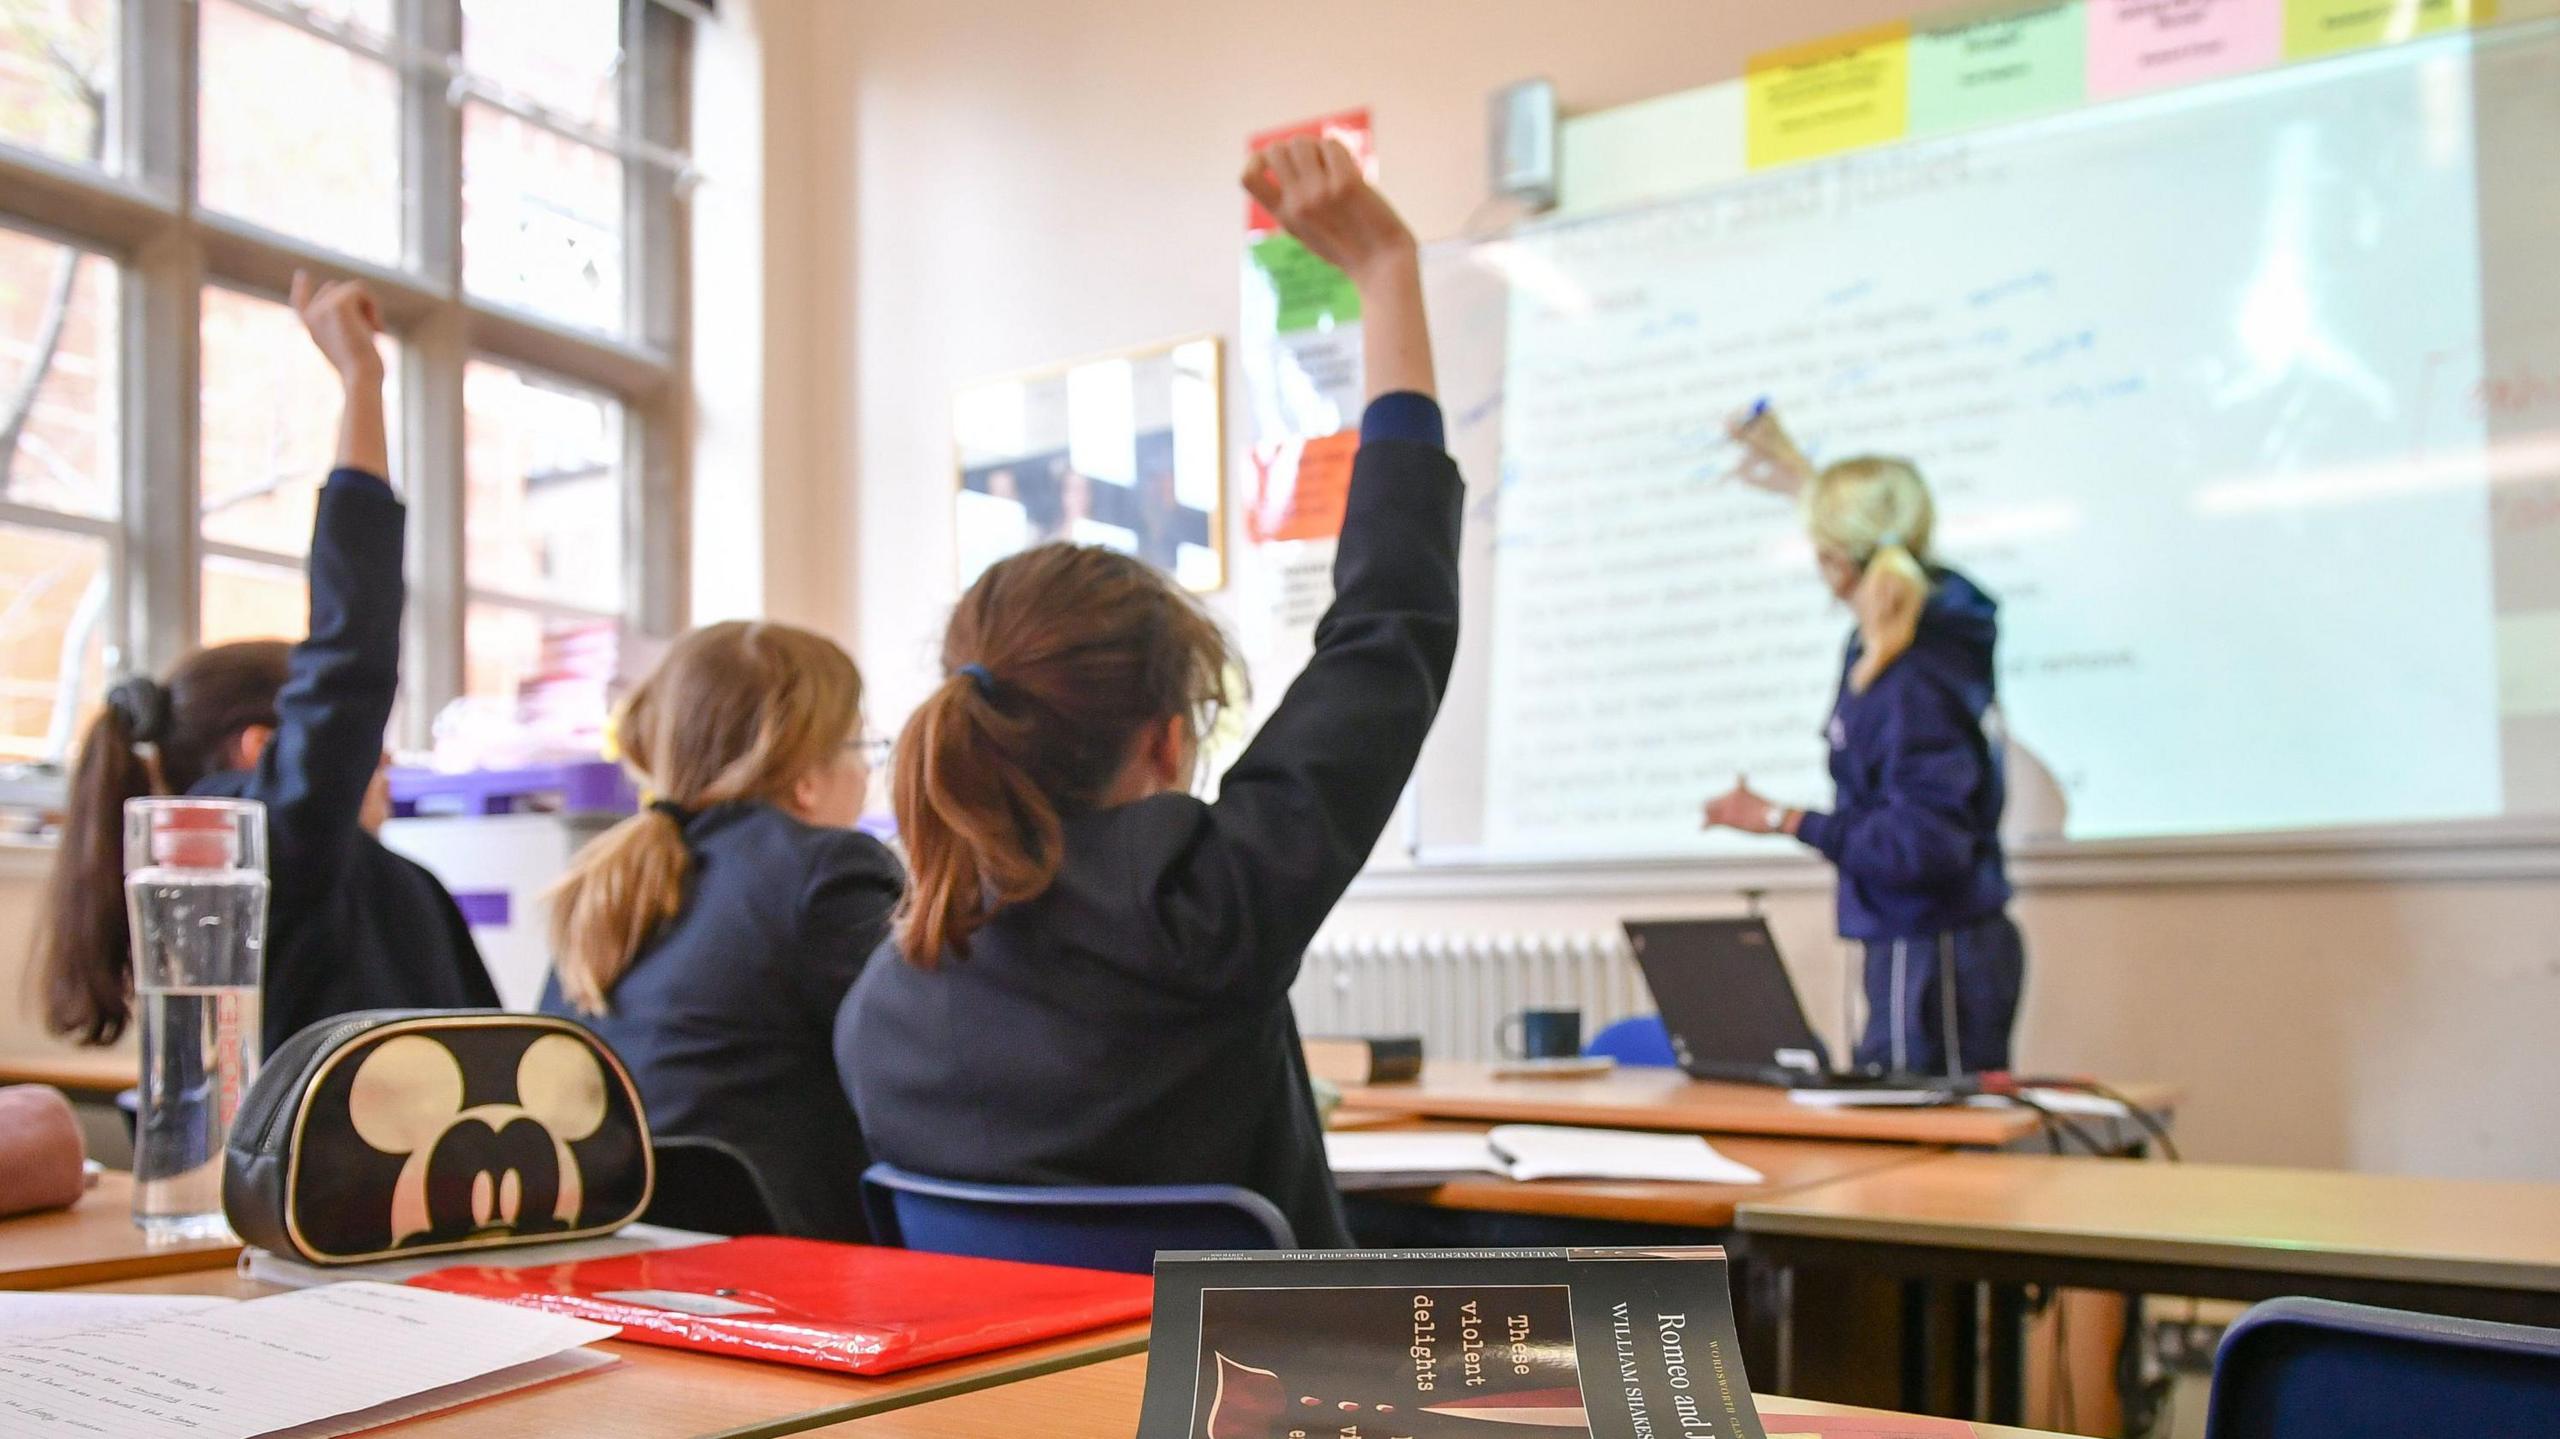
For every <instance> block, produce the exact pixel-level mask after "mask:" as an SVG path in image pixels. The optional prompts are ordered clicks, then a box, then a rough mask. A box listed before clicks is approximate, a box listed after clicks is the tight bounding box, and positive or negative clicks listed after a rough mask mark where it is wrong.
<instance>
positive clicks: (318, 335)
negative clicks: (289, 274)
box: [288, 270, 382, 386]
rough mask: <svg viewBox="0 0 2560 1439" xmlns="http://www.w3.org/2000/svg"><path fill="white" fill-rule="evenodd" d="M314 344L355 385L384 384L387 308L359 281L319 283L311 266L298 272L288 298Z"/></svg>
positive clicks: (340, 375)
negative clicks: (382, 343) (384, 312)
mask: <svg viewBox="0 0 2560 1439" xmlns="http://www.w3.org/2000/svg"><path fill="white" fill-rule="evenodd" d="M288 298H289V302H290V303H291V304H292V306H293V312H294V313H295V314H296V315H299V316H301V317H302V328H303V329H304V330H306V331H308V332H309V333H310V335H311V343H312V344H314V345H316V346H318V347H319V350H320V353H321V355H322V356H323V357H324V358H326V359H327V360H328V361H329V368H331V369H333V370H335V371H337V372H338V379H339V381H340V382H341V383H342V384H346V385H349V386H354V385H359V384H370V385H379V384H380V383H382V347H381V346H380V345H379V344H377V343H376V337H377V336H379V335H380V334H381V333H382V310H381V308H380V307H379V306H377V305H376V304H375V303H374V300H373V292H372V291H370V290H367V289H366V288H365V287H364V286H363V284H362V283H360V282H358V281H355V280H330V281H328V282H326V283H322V282H319V281H315V280H313V279H312V278H311V274H310V272H309V271H307V270H296V271H294V272H293V290H292V293H291V295H290V296H289V297H288Z"/></svg>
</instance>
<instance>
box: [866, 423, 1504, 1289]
mask: <svg viewBox="0 0 2560 1439" xmlns="http://www.w3.org/2000/svg"><path fill="white" fill-rule="evenodd" d="M1363 429H1364V439H1365V442H1364V443H1363V445H1362V447H1361V450H1360V455H1359V459H1358V461H1357V462H1356V464H1355V465H1354V466H1353V473H1352V482H1351V494H1350V500H1349V507H1348V512H1347V514H1346V517H1345V519H1344V523H1343V529H1342V540H1341V548H1340V550H1339V552H1338V553H1337V556H1336V558H1335V562H1334V585H1335V597H1334V602H1333V607H1332V608H1331V609H1330V610H1329V611H1327V612H1326V614H1325V617H1324V620H1323V622H1322V623H1321V624H1319V625H1318V626H1317V627H1316V645H1315V655H1314V658H1313V659H1311V660H1310V661H1309V662H1308V664H1307V667H1306V670H1305V672H1304V673H1302V674H1300V675H1299V677H1298V679H1297V681H1296V683H1294V684H1292V685H1291V686H1290V687H1289V692H1288V694H1287V696H1286V697H1285V698H1284V699H1282V700H1281V702H1280V704H1279V706H1278V707H1277V708H1276V709H1275V710H1274V711H1273V712H1272V714H1271V716H1270V718H1269V719H1268V720H1266V721H1265V722H1264V724H1263V726H1262V729H1261V732H1260V733H1259V734H1258V735H1256V736H1255V738H1254V740H1253V742H1252V744H1250V745H1249V746H1248V747H1247V748H1246V750H1245V752H1244V754H1243V755H1242V756H1241V757H1239V758H1238V759H1237V761H1236V763H1235V766H1234V767H1233V768H1231V769H1229V770H1228V771H1227V772H1226V774H1225V776H1224V777H1223V778H1222V779H1221V780H1220V781H1219V785H1218V797H1217V800H1216V801H1215V802H1214V803H1204V802H1202V801H1201V800H1199V799H1197V798H1194V797H1193V796H1191V795H1188V794H1164V795H1158V796H1156V797H1154V798H1152V799H1147V800H1142V801H1139V802H1138V803H1135V804H1128V805H1121V806H1118V807H1115V808H1109V809H1101V810H1094V811H1090V812H1087V813H1083V814H1077V815H1072V816H1070V817H1069V818H1068V820H1067V823H1066V844H1065V864H1064V868H1063V869H1062V870H1061V871H1060V873H1059V875H1058V879H1057V882H1056V883H1055V884H1054V885H1052V886H1051V887H1050V889H1049V890H1048V892H1047V893H1045V894H1042V895H1041V896H1039V897H1038V898H1036V899H1033V900H1031V901H1029V902H1026V903H1024V904H1020V905H1016V906H1013V907H1012V908H1009V909H1006V910H1003V911H1001V912H999V913H998V914H997V915H996V916H995V917H994V918H993V920H992V921H991V922H990V923H989V924H988V925H987V927H986V928H984V929H982V930H980V931H979V932H978V933H977V934H976V935H975V936H973V937H972V939H971V940H970V943H969V946H968V950H967V952H966V953H963V954H946V955H943V956H941V962H940V963H939V965H938V966H937V967H935V968H934V969H932V970H924V969H919V968H917V967H915V966H914V965H911V964H909V963H907V962H905V960H904V959H902V958H901V957H900V956H899V955H898V953H897V951H896V948H895V946H894V944H893V945H891V946H888V947H885V948H884V949H883V951H882V952H881V954H880V955H878V956H877V957H875V958H874V959H873V960H872V962H871V967H870V968H869V969H868V970H866V971H865V972H864V974H863V976H862V980H861V982H860V983H858V984H857V985H855V986H854V992H853V997H852V998H851V999H850V1000H849V1001H848V1002H847V1004H846V1006H845V1011H844V1015H843V1017H842V1019H841V1020H840V1021H839V1022H838V1024H837V1026H836V1058H837V1061H838V1063H839V1065H840V1066H841V1067H842V1069H843V1072H844V1076H845V1081H846V1084H847V1086H848V1088H849V1089H850V1090H851V1092H852V1094H853V1098H854V1103H855V1107H856V1108H857V1109H858V1110H859V1111H860V1113H861V1115H862V1124H863V1130H864V1132H865V1133H866V1134H867V1135H868V1136H869V1138H870V1140H871V1145H872V1149H873V1151H874V1152H875V1153H877V1154H878V1155H879V1156H880V1157H881V1158H882V1159H885V1160H887V1161H889V1162H890V1163H892V1164H896V1165H898V1166H900V1167H902V1168H905V1169H911V1170H916V1171H920V1172H922V1173H925V1174H930V1175H934V1176H937V1177H940V1178H946V1179H960V1180H975V1181H980V1182H987V1183H1012V1184H1044V1185H1135V1184H1186V1183H1187V1184H1201V1183H1213V1184H1229V1185H1240V1186H1242V1187H1244V1188H1247V1189H1251V1190H1254V1191H1257V1192H1259V1193H1260V1194H1262V1195H1264V1196H1265V1197H1267V1198H1269V1199H1270V1200H1271V1201H1272V1202H1273V1203H1274V1204H1276V1205H1278V1206H1279V1208H1280V1210H1281V1212H1282V1213H1283V1214H1285V1215H1286V1216H1287V1217H1288V1219H1289V1222H1290V1225H1291V1226H1292V1228H1293V1229H1294V1230H1295V1231H1296V1235H1295V1237H1296V1239H1297V1242H1298V1243H1300V1244H1302V1245H1309V1246H1332V1247H1339V1246H1342V1245H1346V1244H1348V1243H1349V1242H1350V1236H1349V1234H1348V1232H1347V1230H1346V1228H1345V1226H1344V1223H1343V1217H1342V1208H1341V1203H1340V1201H1339V1199H1338V1197H1337V1196H1336V1194H1335V1192H1334V1186H1333V1175H1332V1172H1331V1171H1330V1170H1329V1169H1328V1168H1327V1167H1326V1165H1325V1158H1324V1144H1323V1136H1322V1134H1321V1133H1320V1132H1319V1130H1318V1128H1317V1124H1316V1114H1315V1106H1314V1101H1313V1099H1312V1097H1311V1096H1310V1094H1309V1091H1308V1084H1307V1071H1306V1064H1305V1060H1304V1058H1303V1056H1302V1055H1301V1054H1300V1052H1299V1046H1298V1027H1297V1023H1296V1020H1295V1018H1294V1017H1293V1016H1292V1015H1291V1013H1290V1010H1289V986H1290V983H1291V982H1292V981H1293V980H1295V979H1296V978H1297V976H1298V965H1299V960H1300V958H1301V957H1302V955H1303V954H1304V952H1305V950H1306V947H1307V944H1308V942H1309V941H1310V940H1312V939H1313V938H1314V937H1315V933H1316V929H1317V927H1318V926H1319V925H1321V924H1323V923H1324V919H1325V916H1326V915H1327V914H1328V913H1330V912H1331V911H1332V909H1333V906H1334V902H1335V901H1336V900H1338V899H1340V898H1341V896H1342V892H1343V890H1344V889H1345V888H1347V887H1348V886H1349V885H1350V883H1351V880H1352V877H1353V876H1354V875H1356V874H1358V873H1359V871H1360V867H1361V866H1362V865H1363V864H1364V863H1366V862H1367V860H1368V858H1369V854H1370V851H1371V850H1372V849H1374V848H1375V847H1376V845H1377V842H1378V836H1379V834H1380V833H1381V832H1382V831H1383V830H1384V829H1385V828H1386V825H1387V821H1388V819H1389V818H1390V816H1391V815H1392V814H1393V813H1394V810H1395V806H1396V800H1397V796H1398V795H1399V794H1400V793H1402V791H1403V789H1404V785H1405V781H1406V779H1407V777H1408V776H1410V775H1411V773H1412V772H1413V765H1414V761H1415V759H1416V757H1417V756H1418V754H1419V753H1420V751H1421V748H1422V741H1423V736H1424V735H1425V734H1426V733H1427V732H1428V731H1429V730H1430V728H1431V721H1432V717H1433V715H1434V713H1435V712H1436V711H1437V710H1438V708H1439V704H1440V697H1441V693H1442V691H1443V689H1444V688H1445V687H1446V685H1447V682H1448V677H1449V666H1450V662H1451V660H1452V658H1453V657H1454V655H1455V653H1456V649H1457V640H1458V515H1459V509H1460V501H1461V487H1460V485H1459V482H1458V471H1457V467H1456V466H1455V465H1453V464H1452V463H1451V462H1450V460H1449V456H1448V454H1447V453H1446V452H1445V451H1444V450H1443V449H1442V448H1441V444H1440V418H1439V411H1438V408H1437V407H1436V406H1434V405H1432V404H1431V403H1430V402H1429V401H1428V400H1425V399H1423V398H1422V397H1420V396H1415V395H1397V396H1389V397H1387V398H1386V399H1385V400H1382V401H1381V402H1380V403H1379V404H1378V405H1375V406H1372V407H1371V411H1370V415H1369V417H1368V419H1367V421H1366V423H1365V424H1364V427H1363ZM1395 435H1402V436H1410V438H1393V437H1389V436H1395Z"/></svg>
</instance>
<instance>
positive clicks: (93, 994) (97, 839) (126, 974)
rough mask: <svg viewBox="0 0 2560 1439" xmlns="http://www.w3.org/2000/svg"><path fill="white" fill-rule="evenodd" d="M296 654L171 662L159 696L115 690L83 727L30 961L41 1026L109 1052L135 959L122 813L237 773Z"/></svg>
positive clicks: (126, 1012)
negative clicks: (250, 736)
mask: <svg viewBox="0 0 2560 1439" xmlns="http://www.w3.org/2000/svg"><path fill="white" fill-rule="evenodd" d="M290 653H291V647H290V646H288V645H286V644H285V643H283V642H282V641H280V640H260V641H251V642H248V643H243V644H230V645H216V646H215V647H213V648H212V649H206V650H198V651H196V652H195V653H194V654H192V655H189V656H188V657H187V658H185V659H183V660H181V661H179V662H178V666H177V668H175V669H173V670H171V671H170V672H169V682H168V684H166V685H165V686H164V685H162V684H160V683H159V682H158V681H156V680H153V679H152V678H150V677H149V676H147V675H136V676H134V677H132V678H129V679H125V680H122V681H119V682H118V683H117V684H116V686H115V688H113V689H112V690H109V691H108V692H107V703H106V705H105V707H104V708H102V709H100V710H99V712H98V717H97V718H96V719H95V720H93V721H91V722H90V725H89V733H88V734H87V735H86V736H85V737H83V738H82V740H81V742H80V757H79V759H78V760H77V761H76V762H75V763H74V765H73V766H72V770H71V794H70V803H69V806H68V808H67V811H66V813H65V815H64V818H63V822H62V842H61V844H60V846H59V847H57V848H56V849H55V851H54V855H53V877H52V880H51V881H50V882H49V884H48V885H47V887H46V893H45V910H44V920H43V924H42V927H41V928H39V929H38V930H37V932H36V946H37V948H36V952H37V954H38V956H39V957H40V961H41V968H42V970H43V973H44V1009H45V1026H46V1027H47V1028H48V1029H51V1030H52V1031H53V1032H54V1033H56V1034H61V1035H69V1036H74V1037H76V1038H77V1039H78V1040H79V1041H80V1042H81V1043H83V1044H112V1043H114V1042H115V1041H116V1040H118V1039H120V1038H122V1037H123V1035H124V1031H125V1025H126V1023H127V1022H128V1021H130V1020H131V1019H132V1017H133V948H132V943H131V940H130V937H129V934H128V930H127V925H126V919H125V909H124V802H125V801H126V800H129V799H140V798H142V797H143V796H145V795H152V794H185V793H186V792H187V791H189V790H191V789H193V788H195V786H196V785H197V784H198V783H199V782H200V781H202V780H203V779H204V777H205V776H207V775H209V774H214V773H218V772H219V771H221V770H224V769H228V768H230V767H232V766H233V765H234V764H236V763H237V754H238V744H239V740H240V735H241V732H242V731H244V730H247V729H248V728H250V727H251V726H253V725H266V726H270V727H272V726H273V725H274V724H275V723H276V695H277V693H278V692H279V691H281V690H282V689H283V688H284V682H285V673H286V657H287V656H288V655H289V654H290Z"/></svg>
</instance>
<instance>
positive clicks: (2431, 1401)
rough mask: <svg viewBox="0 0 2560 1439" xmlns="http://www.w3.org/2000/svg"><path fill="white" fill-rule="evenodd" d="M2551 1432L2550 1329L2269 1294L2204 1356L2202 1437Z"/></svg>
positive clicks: (2556, 1426)
mask: <svg viewBox="0 0 2560 1439" xmlns="http://www.w3.org/2000/svg"><path fill="white" fill-rule="evenodd" d="M2555 1432H2560V1329H2534V1328H2529V1327H2527V1326H2525V1325H2522V1324H2491V1323H2488V1322H2485V1321H2483V1320H2477V1319H2444V1318H2439V1317H2437V1316H2435V1315H2431V1314H2411V1313H2408V1312H2406V1311H2403V1310H2398V1309H2375V1308H2371V1307H2369V1306H2366V1305H2362V1304H2340V1303H2337V1302H2335V1301H2334V1300H2327V1299H2270V1300H2268V1301H2267V1302H2266V1303H2264V1304H2261V1305H2258V1306H2257V1307H2255V1308H2253V1309H2251V1310H2250V1311H2249V1312H2248V1313H2246V1314H2244V1315H2242V1316H2240V1319H2239V1321H2238V1322H2237V1323H2235V1324H2233V1325H2232V1326H2231V1328H2230V1330H2229V1331H2228V1332H2227V1333H2225V1334H2224V1335H2223V1338H2222V1348H2221V1351H2220V1352H2219V1353H2217V1354H2216V1355H2215V1356H2214V1361H2213V1397H2212V1399H2211V1400H2210V1401H2209V1403H2208V1404H2207V1407H2206V1410H2205V1421H2204V1436H2205V1439H2315V1436H2316V1439H2408V1436H2410V1435H2413V1434H2463V1435H2471V1434H2477V1435H2484V1436H2485V1435H2500V1436H2505V1435H2519V1436H2521V1435H2527V1434H2550V1433H2555Z"/></svg>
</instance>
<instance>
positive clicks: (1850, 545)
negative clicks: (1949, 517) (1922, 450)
mask: <svg viewBox="0 0 2560 1439" xmlns="http://www.w3.org/2000/svg"><path fill="white" fill-rule="evenodd" d="M1804 510H1805V529H1806V531H1807V533H1809V534H1810V535H1811V536H1812V537H1813V542H1814V544H1815V545H1816V546H1817V547H1819V548H1821V549H1825V550H1829V551H1832V552H1835V553H1837V554H1840V555H1844V556H1846V557H1847V558H1848V559H1850V560H1851V561H1852V562H1854V563H1855V564H1856V565H1857V566H1858V571H1859V573H1858V584H1857V588H1856V589H1854V590H1853V591H1851V592H1850V596H1849V608H1850V611H1851V613H1853V614H1854V615H1856V616H1857V621H1858V641H1859V655H1858V661H1857V663H1856V664H1854V665H1852V666H1851V667H1850V669H1849V690H1850V692H1851V693H1853V694H1864V693H1865V692H1866V691H1867V688H1868V687H1869V686H1871V685H1873V684H1874V683H1875V682H1876V680H1877V678H1878V677H1879V676H1881V675H1882V674H1883V673H1884V672H1885V671H1886V670H1887V669H1889V668H1891V667H1892V665H1893V662H1894V661H1895V660H1898V659H1900V658H1902V656H1903V655H1904V654H1906V653H1908V652H1909V651H1910V649H1911V645H1912V641H1913V640H1914V639H1916V638H1917V637H1918V635H1919V632H1920V615H1921V612H1922V611H1923V610H1924V609H1926V608H1927V607H1928V603H1929V583H1930V582H1929V541H1930V532H1931V531H1932V530H1933V529H1934V528H1935V526H1936V523H1937V511H1936V508H1935V506H1933V505H1932V504H1931V503H1930V499H1929V487H1928V485H1927V483H1926V482H1924V481H1923V480H1922V479H1921V478H1920V472H1919V471H1918V470H1917V469H1914V468H1913V467H1912V465H1911V462H1910V461H1908V460H1897V459H1889V458H1884V457H1881V456H1872V455H1869V456H1861V457H1859V458H1857V459H1853V460H1842V461H1841V462H1840V463H1838V464H1836V465H1833V466H1831V467H1830V468H1828V469H1826V470H1824V471H1823V472H1822V473H1821V474H1820V475H1817V476H1815V478H1814V482H1813V484H1812V485H1811V486H1809V487H1808V488H1807V489H1806V491H1805V497H1804Z"/></svg>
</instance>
